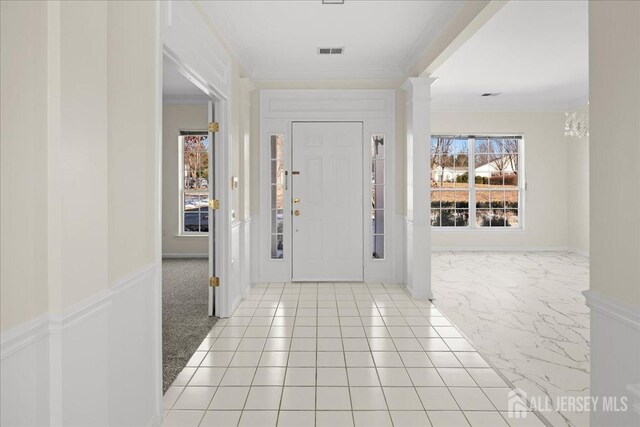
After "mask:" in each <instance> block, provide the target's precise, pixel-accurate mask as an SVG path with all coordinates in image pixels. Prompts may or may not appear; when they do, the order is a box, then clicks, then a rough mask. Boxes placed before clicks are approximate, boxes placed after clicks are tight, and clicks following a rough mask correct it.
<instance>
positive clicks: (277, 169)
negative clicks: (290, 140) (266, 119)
mask: <svg viewBox="0 0 640 427" xmlns="http://www.w3.org/2000/svg"><path fill="white" fill-rule="evenodd" d="M269 143H270V147H269V148H270V153H271V170H270V176H271V180H270V183H271V193H270V194H271V259H282V257H283V254H284V252H283V249H284V247H283V246H284V238H283V236H284V161H283V148H284V135H271V138H270V139H269Z"/></svg>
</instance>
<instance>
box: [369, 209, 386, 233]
mask: <svg viewBox="0 0 640 427" xmlns="http://www.w3.org/2000/svg"><path fill="white" fill-rule="evenodd" d="M371 216H372V218H371V222H372V234H384V210H381V209H376V210H374V211H373V212H372V213H371Z"/></svg>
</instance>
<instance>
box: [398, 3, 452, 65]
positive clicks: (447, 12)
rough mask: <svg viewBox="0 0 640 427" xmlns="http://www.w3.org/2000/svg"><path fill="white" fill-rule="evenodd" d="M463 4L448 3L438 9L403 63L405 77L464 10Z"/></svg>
mask: <svg viewBox="0 0 640 427" xmlns="http://www.w3.org/2000/svg"><path fill="white" fill-rule="evenodd" d="M463 4H464V1H446V2H443V3H442V4H441V5H440V6H439V7H438V10H437V11H436V13H435V14H434V15H433V17H432V18H431V21H429V24H428V25H427V26H426V27H425V29H424V30H423V31H422V33H421V34H420V36H419V37H418V40H416V42H415V43H414V45H413V47H412V48H411V50H410V51H409V53H408V54H407V56H406V58H405V59H404V61H403V62H402V66H401V68H402V71H403V74H404V76H408V75H409V71H410V70H411V68H413V66H414V65H415V64H416V63H417V62H418V61H419V60H420V58H422V57H423V56H424V54H425V52H426V51H427V49H429V46H430V45H431V43H432V42H433V41H434V40H435V39H436V37H437V36H438V35H439V34H440V33H441V32H442V30H443V29H444V28H445V26H446V25H447V24H448V23H449V21H450V20H451V18H452V17H453V16H454V15H455V14H456V13H457V12H458V11H459V10H460V9H461V8H462V6H463Z"/></svg>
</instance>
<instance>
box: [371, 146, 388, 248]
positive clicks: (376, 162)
mask: <svg viewBox="0 0 640 427" xmlns="http://www.w3.org/2000/svg"><path fill="white" fill-rule="evenodd" d="M384 148H385V147H384V135H373V136H372V137H371V256H372V258H373V259H383V258H384V228H385V224H384V209H385V206H384V196H385V191H384V190H385V176H384V174H385V150H384Z"/></svg>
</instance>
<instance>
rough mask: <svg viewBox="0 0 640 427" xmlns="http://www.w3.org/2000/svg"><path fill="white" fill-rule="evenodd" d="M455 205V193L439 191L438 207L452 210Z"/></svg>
mask: <svg viewBox="0 0 640 427" xmlns="http://www.w3.org/2000/svg"><path fill="white" fill-rule="evenodd" d="M455 203H456V192H455V191H440V206H441V207H442V208H453V207H454V206H455Z"/></svg>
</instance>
